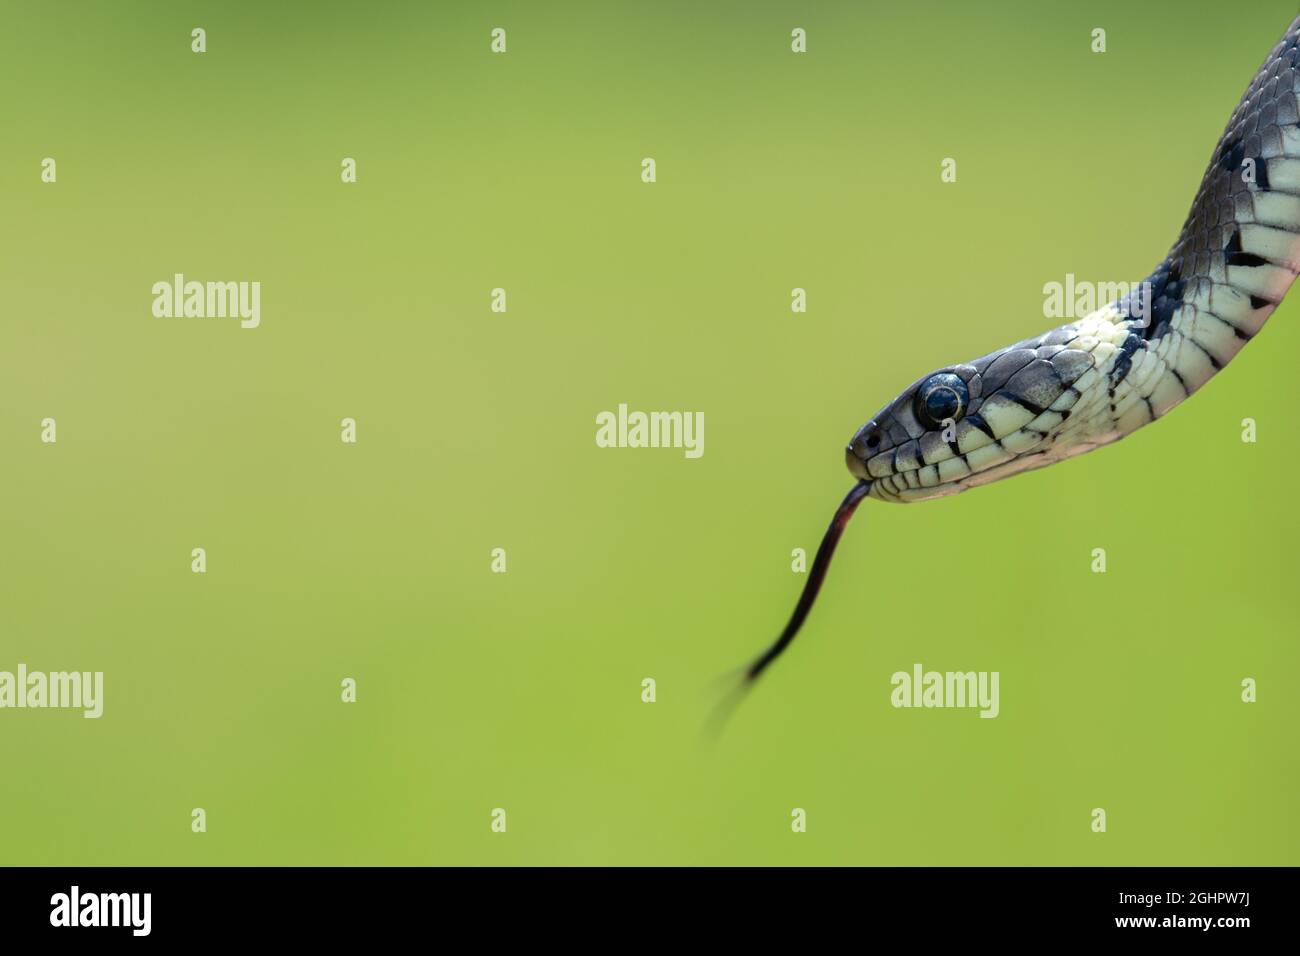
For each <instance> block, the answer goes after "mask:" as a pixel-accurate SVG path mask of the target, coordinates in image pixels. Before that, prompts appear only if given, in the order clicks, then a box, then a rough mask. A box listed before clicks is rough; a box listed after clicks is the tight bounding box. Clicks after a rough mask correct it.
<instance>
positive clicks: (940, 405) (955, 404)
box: [925, 385, 961, 422]
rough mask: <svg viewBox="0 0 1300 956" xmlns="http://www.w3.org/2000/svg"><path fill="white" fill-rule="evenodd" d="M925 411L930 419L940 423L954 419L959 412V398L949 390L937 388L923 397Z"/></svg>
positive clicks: (942, 387) (941, 387)
mask: <svg viewBox="0 0 1300 956" xmlns="http://www.w3.org/2000/svg"><path fill="white" fill-rule="evenodd" d="M925 410H926V411H927V412H929V413H930V418H931V419H933V420H934V421H936V422H941V421H943V420H944V419H945V418H956V417H957V413H958V412H959V411H961V398H960V397H958V395H957V393H956V392H954V391H953V390H952V389H950V388H945V387H944V386H942V385H941V386H939V387H938V388H936V389H934V391H932V392H930V394H929V395H927V396H925Z"/></svg>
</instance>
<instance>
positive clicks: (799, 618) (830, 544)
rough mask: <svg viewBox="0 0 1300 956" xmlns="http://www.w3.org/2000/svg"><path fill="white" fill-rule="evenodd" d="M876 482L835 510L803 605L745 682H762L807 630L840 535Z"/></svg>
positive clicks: (865, 482) (862, 483) (864, 483)
mask: <svg viewBox="0 0 1300 956" xmlns="http://www.w3.org/2000/svg"><path fill="white" fill-rule="evenodd" d="M872 484H873V482H872V480H871V479H869V478H863V479H861V480H859V481H858V483H857V484H856V485H854V486H853V487H852V488H851V489H849V493H848V494H847V495H845V496H844V500H843V501H842V502H840V506H839V507H838V508H836V509H835V515H834V517H832V518H831V523H830V526H829V527H828V528H827V529H826V534H824V535H823V536H822V542H821V544H820V545H819V546H818V547H817V556H816V557H815V558H813V564H812V567H811V568H810V569H809V571H808V581H807V583H806V584H804V586H803V593H802V594H800V595H799V603H798V604H796V605H795V606H794V613H793V614H791V615H790V622H789V623H788V624H786V626H785V630H783V631H782V632H781V636H780V637H778V638H777V639H776V642H775V643H774V644H773V645H772V646H771V647H769V648H768V649H767V650H766V651H764V652H763V653H762V654H761V655H759V657H758V658H757V659H756V660H755V661H754V662H753V663H752V664H750V665H749V667H748V668H746V669H745V682H746V683H747V684H752V683H753V682H754V681H755V680H757V679H758V675H760V674H761V673H763V671H764V670H766V669H767V667H768V665H769V664H771V663H772V661H774V660H776V659H777V657H779V656H780V654H781V652H782V651H784V650H785V649H786V647H788V646H789V644H790V642H791V641H793V640H794V637H795V635H796V634H798V633H799V629H800V628H801V627H803V622H804V621H805V620H806V619H807V617H808V612H809V611H811V610H812V606H813V602H814V601H816V600H817V592H818V591H820V590H821V588H822V582H823V581H824V580H825V579H826V572H827V571H828V570H829V569H830V566H831V558H832V557H834V556H835V546H836V545H837V544H839V542H840V536H841V535H843V534H844V529H845V528H846V527H847V526H848V523H849V519H850V518H852V517H853V512H855V511H857V510H858V505H860V504H861V503H862V499H864V498H866V497H867V495H868V493H869V492H870V491H871V486H872Z"/></svg>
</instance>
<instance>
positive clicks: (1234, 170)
mask: <svg viewBox="0 0 1300 956" xmlns="http://www.w3.org/2000/svg"><path fill="white" fill-rule="evenodd" d="M1298 97H1300V17H1298V18H1297V19H1296V20H1295V21H1293V22H1292V23H1291V25H1290V27H1288V28H1287V31H1286V34H1285V35H1284V36H1283V37H1282V40H1281V41H1280V42H1279V43H1278V44H1277V45H1276V46H1275V47H1273V50H1272V52H1270V53H1269V55H1268V58H1267V59H1266V60H1265V61H1264V65H1263V66H1262V67H1260V69H1259V72H1258V73H1256V74H1255V78H1254V79H1253V80H1252V81H1251V83H1250V86H1249V88H1247V90H1246V92H1245V95H1243V96H1242V98H1241V102H1240V103H1238V104H1237V108H1236V109H1235V110H1234V111H1233V113H1232V117H1231V119H1229V121H1228V126H1227V129H1226V130H1224V133H1223V136H1222V137H1221V138H1220V139H1219V142H1218V145H1217V146H1216V147H1215V149H1214V152H1213V153H1212V154H1211V157H1210V164H1209V168H1208V169H1206V171H1205V176H1204V177H1203V178H1202V180H1201V185H1200V188H1199V189H1198V190H1197V192H1196V198H1195V200H1193V202H1192V208H1191V211H1190V212H1189V213H1188V214H1187V220H1186V222H1184V224H1183V228H1182V231H1181V232H1180V233H1179V234H1178V239H1177V241H1176V242H1175V243H1174V245H1173V248H1172V249H1171V250H1170V251H1169V254H1168V255H1167V256H1166V257H1165V259H1164V261H1163V262H1161V263H1160V265H1158V266H1157V267H1156V269H1155V271H1153V272H1152V273H1151V275H1150V276H1148V277H1147V279H1146V280H1145V282H1143V283H1140V284H1139V285H1138V292H1136V293H1130V294H1129V296H1127V297H1125V298H1121V299H1120V300H1118V301H1115V302H1112V303H1110V304H1108V305H1106V306H1105V307H1103V308H1101V309H1098V310H1097V311H1096V312H1093V313H1091V314H1090V315H1088V316H1086V317H1085V318H1083V319H1080V320H1077V321H1074V322H1070V323H1068V324H1066V325H1062V326H1060V327H1058V328H1055V329H1052V330H1050V331H1048V332H1045V333H1044V334H1042V335H1040V336H1038V337H1037V338H1032V339H1027V340H1025V341H1023V342H1017V343H1015V344H1014V345H1010V346H1007V347H1006V348H1004V349H1000V350H998V351H996V352H992V353H990V354H988V355H985V356H984V357H983V358H978V359H975V360H973V361H971V362H964V363H961V364H959V365H950V366H947V367H945V368H942V369H938V370H937V371H935V372H931V373H930V374H929V375H927V376H925V377H924V378H921V379H918V380H917V381H916V382H915V383H914V384H913V385H911V386H910V387H909V388H908V389H906V390H905V391H904V392H903V393H902V394H901V395H899V396H898V397H897V398H896V399H894V400H893V401H892V402H890V403H889V404H888V405H886V406H885V407H884V408H883V409H881V410H880V411H879V412H878V413H877V414H876V415H875V416H874V417H873V418H872V419H871V420H870V421H868V422H867V423H866V424H865V425H863V426H862V427H861V428H860V429H858V431H857V433H856V434H855V435H854V436H853V439H852V441H850V442H849V445H848V448H847V450H846V460H847V463H848V467H849V471H850V472H851V473H852V474H853V475H854V476H855V477H857V478H858V479H859V480H858V483H857V484H856V485H855V486H854V487H853V489H852V490H850V492H849V494H848V496H847V497H846V498H845V499H844V501H843V503H842V504H841V505H840V507H839V508H838V509H837V510H836V512H835V516H834V518H833V519H832V520H831V524H830V527H829V528H828V529H827V531H826V534H825V536H824V537H823V539H822V542H821V547H820V548H819V549H818V551H817V556H816V558H815V559H814V560H813V566H812V567H811V568H810V569H809V574H808V582H807V584H806V585H805V586H804V590H803V594H802V595H801V596H800V598H799V603H798V604H797V605H796V606H795V610H794V613H793V614H792V615H791V618H790V622H789V623H788V624H787V625H786V627H785V630H784V631H783V632H782V633H781V635H780V637H778V638H777V640H776V642H775V643H774V644H772V646H771V647H769V648H768V649H767V650H766V651H765V652H764V653H763V654H762V655H760V656H759V657H758V658H757V659H756V660H755V661H754V662H753V663H752V664H750V665H749V667H748V668H747V669H746V672H745V675H746V679H747V680H746V683H752V681H753V680H754V679H755V678H757V677H758V675H759V674H760V673H762V672H763V670H764V669H765V668H766V667H767V666H768V665H769V664H771V662H772V661H773V660H775V659H776V657H777V656H778V655H779V654H780V653H781V652H782V651H783V650H784V649H785V648H786V646H788V645H789V643H790V642H791V641H792V640H793V639H794V636H795V634H796V633H798V631H799V628H800V627H801V626H802V624H803V622H804V619H805V618H806V617H807V615H808V612H809V611H810V610H811V608H812V604H813V601H814V600H815V599H816V597H817V593H818V591H819V590H820V588H821V584H822V581H823V579H824V578H825V576H826V571H827V569H828V567H829V566H830V561H831V557H832V555H833V554H834V551H835V546H836V544H837V543H838V541H839V538H840V535H841V534H842V533H843V530H844V527H845V525H847V524H848V521H849V518H850V517H852V515H853V513H854V511H855V510H856V509H857V507H858V505H859V504H860V503H861V502H862V501H863V500H864V499H865V498H867V497H872V498H877V499H880V500H882V501H898V502H910V501H921V500H925V499H928V498H937V497H940V496H942V495H950V494H955V493H957V492H960V491H965V490H966V489H968V488H974V487H976V486H979V485H984V484H988V483H990V482H993V481H998V480H999V479H1002V478H1006V477H1009V476H1010V475H1015V474H1019V473H1021V472H1025V471H1029V470H1031V469H1035V468H1042V467H1044V466H1046V465H1050V464H1053V463H1055V462H1058V461H1062V460H1064V459H1066V458H1072V457H1074V456H1075V455H1080V454H1083V453H1084V452H1088V451H1091V450H1093V449H1094V448H1100V447H1101V446H1103V445H1108V444H1110V443H1111V442H1114V441H1117V440H1118V439H1120V438H1123V437H1125V436H1126V435H1130V434H1132V433H1133V432H1135V431H1137V430H1138V429H1139V428H1141V427H1142V426H1143V425H1147V424H1149V423H1151V422H1153V421H1155V420H1156V419H1157V418H1160V417H1161V416H1163V415H1164V414H1166V413H1167V412H1168V411H1169V410H1170V409H1172V408H1173V407H1174V406H1175V405H1178V404H1179V403H1180V402H1182V401H1183V400H1184V399H1186V398H1187V397H1189V396H1190V395H1191V394H1192V393H1193V392H1195V391H1196V390H1197V389H1199V388H1200V387H1201V386H1202V385H1204V384H1205V383H1206V382H1208V381H1209V380H1210V379H1211V378H1212V377H1214V375H1215V374H1216V373H1218V372H1219V371H1220V370H1222V369H1223V367H1224V366H1226V365H1227V364H1228V363H1229V362H1231V361H1232V359H1233V358H1234V357H1235V356H1236V355H1237V353H1238V352H1240V351H1241V349H1242V348H1243V347H1244V346H1245V344H1246V343H1247V342H1249V341H1250V340H1251V339H1252V338H1254V337H1255V335H1256V334H1257V333H1258V332H1259V331H1260V329H1261V328H1262V327H1263V325H1264V323H1265V321H1267V319H1268V317H1269V316H1270V315H1272V314H1273V311H1274V310H1275V309H1276V308H1277V306H1278V304H1279V303H1280V302H1281V301H1282V297H1283V296H1284V295H1285V294H1286V292H1287V290H1288V289H1289V288H1290V287H1291V283H1292V282H1294V281H1295V278H1296V274H1297V272H1300V99H1298Z"/></svg>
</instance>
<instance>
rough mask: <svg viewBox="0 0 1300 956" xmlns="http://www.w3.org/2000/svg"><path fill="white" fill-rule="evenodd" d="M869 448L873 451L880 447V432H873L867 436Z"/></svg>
mask: <svg viewBox="0 0 1300 956" xmlns="http://www.w3.org/2000/svg"><path fill="white" fill-rule="evenodd" d="M867 447H868V448H872V449H875V448H879V447H880V432H871V433H869V434H868V435H867Z"/></svg>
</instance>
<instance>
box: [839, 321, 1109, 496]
mask: <svg viewBox="0 0 1300 956" xmlns="http://www.w3.org/2000/svg"><path fill="white" fill-rule="evenodd" d="M1103 324H1106V325H1108V328H1107V329H1102V328H1088V329H1080V328H1077V327H1076V326H1072V325H1071V326H1062V327H1061V328H1059V329H1053V330H1052V331H1051V332H1048V333H1046V334H1045V335H1043V336H1040V337H1039V338H1036V339H1029V340H1026V341H1024V342H1018V343H1016V344H1015V345H1012V346H1009V347H1007V348H1005V349H1001V350H1000V351H997V352H993V353H991V354H989V355H986V356H984V357H983V358H980V359H976V360H975V361H973V362H970V363H967V364H963V365H950V366H948V367H946V368H941V369H939V370H937V371H935V372H931V373H930V374H929V375H926V376H925V377H924V378H921V379H918V380H917V381H916V382H914V383H913V384H912V385H911V387H909V388H908V389H906V390H905V391H904V392H903V393H902V394H901V395H899V396H898V397H897V398H896V399H894V400H893V401H892V402H890V403H889V404H888V405H886V406H885V407H884V408H883V409H881V410H880V411H879V412H878V413H877V414H876V415H875V416H874V417H873V418H872V419H871V421H869V422H867V423H866V424H865V425H863V426H862V427H861V428H859V429H858V431H857V434H855V435H854V436H853V440H852V441H850V442H849V445H848V448H847V450H846V454H845V459H846V461H847V463H848V467H849V471H850V472H852V473H853V474H854V475H855V476H856V477H858V478H861V479H865V480H868V481H871V482H872V487H871V496H872V497H873V498H880V499H882V500H885V501H922V500H924V499H927V498H937V497H939V496H941V495H950V494H955V493H957V492H959V491H964V490H966V489H967V488H973V487H975V486H977V485H982V484H987V483H988V482H991V481H997V480H998V479H1000V478H1005V477H1007V476H1008V475H1013V474H1017V473H1019V472H1021V471H1028V470H1029V469H1031V468H1041V467H1042V466H1044V465H1048V464H1051V463H1052V462H1054V461H1058V460H1060V459H1061V458H1065V457H1068V456H1070V455H1074V454H1079V453H1080V452H1083V451H1088V450H1089V449H1091V448H1095V447H1097V446H1098V445H1099V444H1104V443H1105V442H1106V441H1109V440H1112V439H1113V438H1114V437H1117V436H1114V435H1109V436H1107V435H1105V434H1103V433H1101V432H1099V431H1098V430H1097V429H1095V428H1093V427H1091V422H1092V419H1091V418H1090V417H1088V416H1084V417H1082V418H1080V417H1079V416H1078V413H1079V412H1080V411H1084V410H1090V409H1091V408H1092V405H1093V402H1094V401H1096V400H1097V398H1098V393H1099V394H1100V397H1101V398H1105V397H1106V394H1107V388H1106V385H1105V381H1106V380H1105V378H1104V377H1103V376H1101V375H1099V374H1098V372H1097V371H1096V370H1095V365H1096V364H1097V360H1098V355H1097V354H1095V353H1097V351H1098V350H1099V349H1100V350H1101V351H1102V352H1104V353H1106V354H1107V355H1112V354H1114V353H1115V352H1116V351H1118V350H1119V348H1120V347H1121V346H1118V345H1116V341H1118V342H1121V343H1122V342H1124V341H1125V339H1126V338H1127V336H1128V331H1127V330H1126V329H1120V328H1119V327H1118V326H1113V327H1111V326H1109V323H1103ZM1098 333H1102V334H1101V335H1100V336H1099V335H1098ZM1085 399H1086V400H1085ZM1081 402H1082V406H1080V403H1081ZM1103 405H1104V402H1103ZM1072 422H1073V423H1072Z"/></svg>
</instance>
